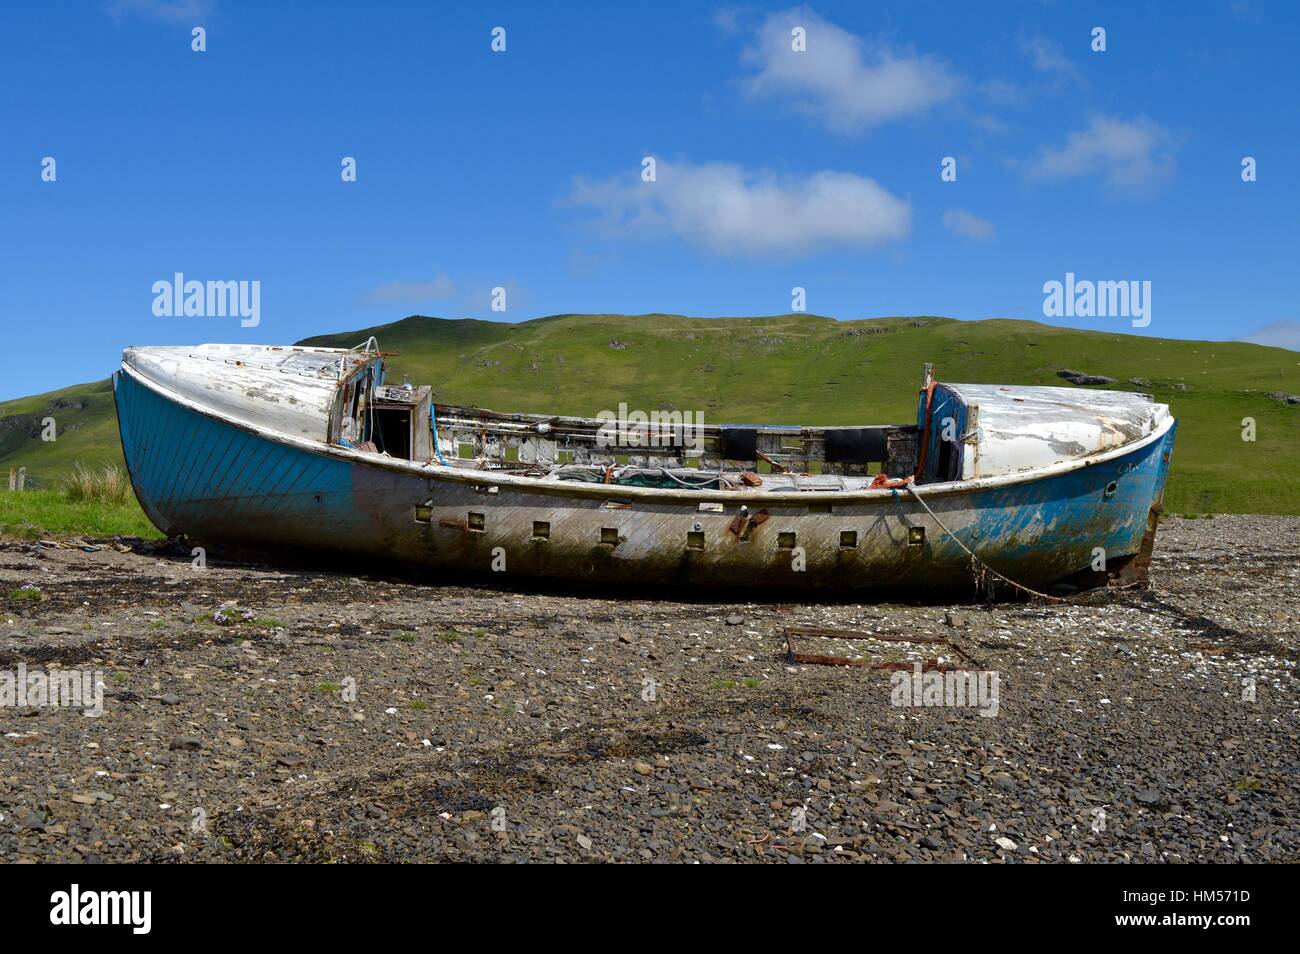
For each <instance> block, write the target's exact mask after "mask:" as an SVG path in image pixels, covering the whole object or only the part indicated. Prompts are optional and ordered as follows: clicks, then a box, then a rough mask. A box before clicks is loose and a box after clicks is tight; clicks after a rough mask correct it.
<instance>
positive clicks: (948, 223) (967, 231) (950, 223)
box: [943, 209, 998, 239]
mask: <svg viewBox="0 0 1300 954" xmlns="http://www.w3.org/2000/svg"><path fill="white" fill-rule="evenodd" d="M943 227H944V228H946V229H947V230H948V231H949V232H951V233H952V234H953V235H960V236H961V237H962V238H970V239H990V238H993V237H994V236H995V235H997V234H998V230H997V227H996V226H994V224H993V223H992V222H990V221H988V220H987V219H981V218H980V217H979V216H978V215H972V214H971V213H970V212H967V211H966V210H965V209H949V210H948V211H947V212H945V213H944V214H943Z"/></svg>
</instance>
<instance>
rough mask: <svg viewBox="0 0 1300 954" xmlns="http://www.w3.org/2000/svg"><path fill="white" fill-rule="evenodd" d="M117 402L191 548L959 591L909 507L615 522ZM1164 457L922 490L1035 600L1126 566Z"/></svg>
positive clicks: (554, 486) (484, 479) (152, 505)
mask: <svg viewBox="0 0 1300 954" xmlns="http://www.w3.org/2000/svg"><path fill="white" fill-rule="evenodd" d="M114 390H115V395H116V400H117V409H118V420H119V424H120V428H119V429H120V432H121V437H122V448H123V452H124V454H125V457H126V462H127V467H128V469H129V471H130V474H131V480H132V483H133V484H134V486H135V490H136V494H137V496H138V498H139V500H140V503H141V506H142V507H143V508H144V510H145V513H147V514H148V516H149V518H150V519H151V520H152V521H153V522H154V524H156V525H157V526H158V528H159V529H160V530H162V531H163V532H164V533H168V534H184V535H185V536H187V537H189V538H191V539H193V540H196V541H199V542H213V543H228V544H236V545H245V546H255V547H260V548H270V549H277V550H282V551H287V552H289V553H291V554H292V553H297V554H299V555H307V554H318V553H324V552H329V553H335V554H347V555H353V556H360V557H378V558H383V559H388V560H393V561H398V562H404V563H412V564H419V565H422V566H427V567H434V568H443V569H448V570H456V571H482V572H492V571H494V570H495V571H497V572H503V573H505V574H506V575H509V574H512V573H517V574H522V575H527V576H534V577H546V578H552V579H561V580H575V581H587V582H609V583H640V584H669V585H680V586H695V585H712V586H719V585H721V586H730V585H740V586H751V587H752V586H762V587H774V588H783V589H800V590H820V591H833V592H889V593H903V592H912V593H914V592H921V593H932V594H938V593H948V592H959V593H965V594H967V595H968V594H969V593H970V592H971V591H972V574H971V568H970V558H969V556H968V555H967V554H966V553H965V552H964V551H963V550H962V549H961V547H960V546H958V545H957V543H956V542H955V541H954V540H953V539H952V538H951V537H950V536H949V535H948V534H947V533H945V532H944V531H943V530H941V529H940V528H939V526H938V525H937V523H936V520H935V519H934V517H932V516H931V515H930V514H929V513H927V512H926V511H925V510H924V508H922V507H921V505H920V504H919V503H918V502H917V501H916V500H915V499H914V498H912V497H911V496H910V495H909V494H908V493H907V492H905V491H898V492H895V493H892V494H879V493H876V494H871V495H862V494H858V495H849V496H844V497H840V496H839V495H834V496H835V497H836V499H835V502H834V504H833V506H831V507H829V508H826V509H829V511H830V512H826V509H823V508H820V507H812V508H810V507H809V506H807V505H806V504H803V503H802V502H800V503H799V504H791V505H785V504H780V505H774V504H771V503H769V502H768V501H769V500H770V499H771V498H770V497H764V496H763V495H761V494H757V493H755V494H752V495H747V494H746V493H744V492H739V493H728V496H727V500H728V504H727V509H726V512H725V513H707V512H700V511H699V509H698V508H697V506H696V502H695V501H694V500H687V501H683V500H682V498H680V497H679V498H675V499H674V498H672V497H669V496H666V495H660V496H659V497H655V495H653V494H645V495H642V496H639V497H637V498H636V500H635V502H634V503H633V504H632V505H631V506H629V507H621V506H620V507H617V508H616V509H611V507H610V504H611V501H613V500H617V499H619V498H618V493H619V490H618V488H613V487H601V486H599V485H582V486H579V487H574V486H572V485H571V484H567V483H564V482H551V483H550V484H549V485H547V486H542V485H541V482H534V483H533V485H530V486H512V485H509V484H508V482H502V484H501V486H499V487H497V488H496V489H495V490H491V492H488V491H489V487H488V486H487V483H489V482H490V481H491V478H490V476H481V477H479V478H477V480H478V483H477V484H474V483H471V482H466V481H465V480H464V479H460V480H457V479H453V478H450V477H448V476H447V474H446V471H442V472H441V473H440V469H439V468H432V469H428V470H425V471H422V472H412V470H411V469H410V468H409V467H408V468H405V469H404V468H403V467H402V466H400V465H392V464H384V463H381V462H378V461H376V462H374V463H372V462H371V461H369V460H365V459H354V458H341V457H339V456H334V455H331V454H330V453H329V452H327V451H326V450H325V449H324V448H323V447H322V448H321V449H320V450H319V451H317V450H311V449H306V448H304V447H300V446H295V445H292V444H287V443H282V442H280V441H277V440H274V439H271V438H268V437H265V436H262V435H259V434H258V433H255V432H253V431H252V430H249V429H245V428H241V427H238V426H235V425H233V424H231V423H228V422H226V421H223V420H220V419H218V418H215V417H212V416H209V415H207V414H205V413H202V412H200V411H198V410H195V409H192V408H189V407H186V406H183V405H181V404H178V403H175V402H173V401H171V400H169V399H168V398H167V397H165V396H163V395H162V394H160V393H158V392H156V391H155V390H153V389H152V388H150V387H148V386H146V385H145V384H143V383H141V382H140V381H137V380H136V379H135V378H133V377H132V376H131V375H129V374H126V373H124V372H119V373H118V374H117V375H115V377H114ZM1173 443H1174V428H1173V427H1171V428H1170V429H1169V430H1168V431H1167V432H1166V433H1165V434H1164V435H1162V436H1160V437H1158V438H1156V439H1154V440H1152V441H1149V442H1148V443H1146V444H1144V445H1141V446H1138V447H1136V448H1134V449H1133V450H1132V451H1131V452H1129V453H1127V454H1125V455H1123V456H1119V457H1116V458H1113V459H1110V460H1107V461H1103V462H1098V463H1096V464H1094V465H1092V466H1088V467H1082V468H1078V469H1075V470H1070V471H1067V472H1064V473H1058V474H1055V475H1052V476H1045V477H1038V478H1034V479H1027V480H1024V481H1021V482H1015V483H1003V484H1001V485H999V486H991V487H990V486H984V487H978V486H977V487H970V488H965V487H961V486H959V485H952V487H953V488H954V489H951V490H939V489H934V488H922V489H921V492H922V494H923V495H924V496H925V500H926V502H927V503H928V504H929V506H930V508H931V509H932V510H933V511H934V514H935V516H937V517H938V519H939V520H940V521H942V522H943V524H944V525H946V526H947V527H948V529H949V530H950V531H951V532H952V534H953V535H955V536H956V537H958V538H960V539H961V540H962V542H963V543H965V544H966V546H968V547H969V548H970V549H971V550H973V551H975V552H976V553H978V554H979V556H980V557H981V559H983V560H984V561H985V562H986V563H987V564H988V565H990V566H992V567H993V568H995V569H997V570H998V571H999V572H1001V573H1004V574H1006V575H1007V576H1008V577H1011V578H1012V579H1015V580H1017V581H1019V582H1021V583H1024V584H1025V585H1027V586H1033V587H1045V586H1048V585H1050V584H1052V583H1053V582H1056V581H1059V580H1063V579H1066V578H1068V577H1071V576H1072V575H1074V574H1076V573H1079V572H1081V571H1084V570H1087V569H1088V568H1089V566H1090V565H1091V564H1092V563H1093V562H1094V559H1095V558H1096V555H1097V553H1098V551H1099V550H1100V551H1104V554H1105V558H1106V561H1107V565H1108V568H1115V567H1119V566H1121V565H1124V564H1126V563H1129V562H1130V561H1132V560H1133V558H1134V557H1136V556H1138V555H1139V553H1140V552H1141V550H1142V548H1143V543H1144V538H1145V537H1147V531H1148V518H1149V514H1150V512H1151V510H1152V508H1153V507H1157V506H1158V504H1159V502H1160V499H1161V496H1162V493H1163V489H1164V484H1165V479H1166V476H1167V473H1168V467H1169V459H1170V455H1171V453H1172V449H1173ZM1112 485H1113V486H1112ZM818 499H819V500H822V499H830V498H829V497H828V496H827V495H818ZM741 503H746V504H748V505H749V506H750V508H751V511H756V510H758V509H759V508H762V509H764V510H766V511H767V512H768V514H769V519H768V520H767V521H766V522H765V523H763V524H762V525H761V526H756V527H754V528H753V530H752V532H751V533H750V534H748V535H747V537H746V538H745V539H742V538H741V537H740V536H739V535H737V534H736V533H734V532H730V531H729V526H730V525H731V524H732V522H733V521H734V519H735V515H736V512H737V509H738V505H739V504H741ZM814 511H815V512H814ZM476 518H477V519H476ZM539 525H545V528H546V533H545V535H539V534H540V531H539ZM701 534H702V536H701ZM790 534H793V535H794V537H793V538H791V537H790V536H789V535H790ZM846 534H849V535H851V538H850V537H846ZM918 535H919V536H920V537H921V539H919V540H918ZM613 536H616V540H615V539H613ZM602 540H605V541H606V542H602ZM846 543H851V545H846ZM1148 544H1149V541H1148Z"/></svg>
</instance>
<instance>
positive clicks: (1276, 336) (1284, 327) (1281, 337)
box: [1241, 321, 1300, 351]
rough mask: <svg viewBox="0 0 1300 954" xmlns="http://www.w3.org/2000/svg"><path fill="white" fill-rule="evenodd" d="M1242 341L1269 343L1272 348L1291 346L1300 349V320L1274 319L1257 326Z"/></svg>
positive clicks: (1295, 349)
mask: <svg viewBox="0 0 1300 954" xmlns="http://www.w3.org/2000/svg"><path fill="white" fill-rule="evenodd" d="M1241 340H1242V341H1250V342H1252V343H1254V344H1262V345H1268V346H1269V347H1272V348H1290V349H1291V350H1292V351H1300V321H1274V322H1272V323H1271V324H1267V325H1264V326H1263V327H1262V328H1256V329H1255V330H1254V331H1252V332H1251V333H1250V334H1248V335H1246V337H1245V338H1242V339H1241Z"/></svg>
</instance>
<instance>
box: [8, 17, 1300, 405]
mask: <svg viewBox="0 0 1300 954" xmlns="http://www.w3.org/2000/svg"><path fill="white" fill-rule="evenodd" d="M1298 24H1300V13H1298V12H1297V8H1296V6H1295V5H1294V4H1269V3H1265V2H1261V0H1238V2H1188V3H1177V4H1174V3H1152V4H1146V3H1140V2H1139V3H1134V2H1125V3H1116V4H1082V3H1060V4H1055V3H1039V2H1023V3H1018V2H1004V3H992V4H970V3H937V2H907V3H888V2H885V3H870V4H863V3H831V2H819V3H816V4H814V5H811V6H791V5H789V4H774V5H759V4H754V5H750V4H745V5H727V4H716V5H714V4H707V3H673V2H662V0H661V2H654V3H620V4H610V5H608V6H601V5H597V4H581V5H579V4H560V3H557V4H518V5H514V4H488V3H477V4H469V3H466V4H445V3H431V2H422V3H394V4H382V3H364V4H363V3H328V2H322V3H314V4H310V5H304V4H287V3H285V4H272V3H239V2H232V0H212V2H206V0H175V2H165V0H109V2H87V3H63V2H57V0H56V2H49V3H33V4H10V5H6V6H5V7H4V9H3V11H2V12H0V83H2V84H3V88H4V91H5V94H4V96H3V102H2V103H0V255H2V256H3V265H2V266H0V316H2V318H3V326H4V329H5V332H6V339H7V340H6V344H7V345H8V347H7V349H6V353H7V354H8V355H9V357H8V358H6V359H5V369H6V374H5V376H4V380H3V384H0V398H4V397H13V396H17V395H20V394H27V393H33V392H38V391H45V390H50V389H51V388H53V387H56V386H62V385H64V384H69V383H73V382H76V381H83V380H91V379H95V378H98V377H101V376H103V375H104V374H106V373H108V372H109V371H110V370H112V369H113V367H115V366H116V363H117V360H118V354H119V352H120V350H121V348H122V347H124V346H126V345H133V344H170V343H185V342H198V341H257V342H268V343H269V342H276V343H283V342H288V341H292V340H295V339H298V338H301V337H303V336H306V335H309V334H314V333H321V332H326V331H338V330H344V329H348V328H360V327H365V326H368V325H373V324H379V323H383V322H386V321H392V320H396V319H399V318H401V317H404V316H406V315H408V314H414V313H421V314H433V315H443V316H447V317H466V316H472V317H480V318H490V319H497V320H509V321H520V320H526V319H528V318H534V317H538V316H541V315H547V314H554V313H560V312H628V313H643V312H678V313H685V314H692V315H704V316H715V315H754V314H779V313H785V312H788V311H790V310H791V289H792V288H794V287H795V286H799V287H802V288H804V289H806V296H807V309H808V310H809V311H811V312H816V313H820V314H827V315H831V316H834V317H837V318H841V319H852V318H862V317H872V316H879V315H897V314H934V315H948V316H952V317H956V318H962V319H979V318H987V317H1016V318H1029V319H1035V320H1040V321H1048V320H1050V321H1052V322H1054V323H1059V324H1070V325H1074V326H1077V327H1086V328H1093V329H1100V330H1112V331H1124V332H1133V333H1142V334H1151V335H1157V336H1162V337H1181V338H1207V339H1237V338H1245V337H1248V336H1257V337H1259V338H1260V339H1261V340H1267V341H1270V342H1273V343H1277V344H1287V343H1289V345H1290V346H1291V347H1296V348H1300V306H1298V305H1297V300H1296V294H1295V291H1296V274H1297V267H1296V262H1297V260H1298V259H1300V254H1298V253H1300V239H1298V236H1300V228H1298V227H1297V221H1298V218H1300V216H1298V213H1300V202H1298V201H1297V189H1298V185H1297V179H1296V176H1295V174H1294V171H1293V170H1294V166H1295V164H1296V163H1297V162H1300V120H1298V118H1297V117H1298V113H1297V109H1296V105H1295V97H1296V92H1297V90H1300V65H1298V63H1300V58H1298V57H1297V56H1296V55H1295V49H1296V46H1297V39H1298V38H1300V37H1298V34H1300V30H1297V26H1298ZM196 26H197V27H203V28H204V30H206V47H207V49H206V50H205V51H203V52H195V51H193V50H192V49H191V46H192V28H194V27H196ZM1098 26H1100V27H1103V28H1104V29H1105V31H1106V36H1105V41H1106V49H1105V51H1104V52H1095V51H1093V50H1092V48H1091V47H1092V45H1093V43H1094V39H1093V29H1094V28H1095V27H1098ZM494 27H503V28H504V29H505V44H506V49H505V51H504V52H494V51H493V50H492V49H491V44H492V30H493V28H494ZM796 27H798V28H801V29H802V30H803V36H804V43H803V45H804V49H803V50H802V51H796V50H794V49H792V40H793V37H794V34H793V32H792V31H793V30H794V29H795V28H796ZM647 156H649V157H654V159H655V160H656V164H657V165H656V177H655V181H653V182H644V181H643V180H642V169H643V165H642V162H643V158H644V157H647ZM1246 156H1251V157H1254V158H1255V160H1256V162H1257V181H1254V182H1243V181H1242V166H1241V163H1242V159H1243V157H1246ZM45 157H52V158H54V160H55V176H56V178H55V181H52V182H48V181H42V169H43V160H44V159H45ZM343 157H353V158H355V160H356V164H357V181H355V182H344V181H343V180H342V177H341V174H340V173H341V162H342V160H343ZM944 157H952V158H954V159H955V160H956V169H957V178H956V181H947V182H945V181H942V179H941V175H940V172H941V163H942V161H943V159H944ZM176 272H182V273H184V275H185V276H186V278H187V279H197V280H201V281H207V280H222V281H226V280H234V281H258V282H260V283H261V284H260V289H261V294H260V314H259V318H260V322H259V324H258V325H257V326H256V327H248V328H246V327H241V323H240V321H239V320H238V318H229V317H195V316H190V317H159V316H156V315H155V314H154V309H153V304H154V293H153V290H152V288H153V285H154V283H155V282H157V281H160V280H170V279H171V277H172V276H173V274H174V273H176ZM1067 272H1073V273H1074V274H1075V275H1076V276H1078V277H1079V278H1080V279H1091V280H1098V281H1100V280H1105V281H1116V280H1124V281H1138V282H1145V281H1149V282H1150V283H1151V286H1150V287H1151V289H1152V292H1151V318H1152V320H1151V323H1150V324H1149V325H1148V326H1146V327H1144V328H1140V329H1135V328H1133V327H1131V322H1130V321H1129V319H1127V318H1123V317H1107V318H1075V319H1056V318H1052V319H1048V318H1045V317H1044V314H1043V302H1044V292H1043V286H1044V283H1045V282H1048V281H1052V280H1058V281H1061V280H1064V277H1065V275H1066V273H1067ZM494 287H500V288H504V289H505V290H506V306H507V310H506V311H505V312H504V313H501V312H494V311H493V310H492V308H491V289H493V288H494ZM1261 329H1262V330H1261Z"/></svg>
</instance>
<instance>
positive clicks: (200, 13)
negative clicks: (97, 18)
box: [104, 0, 215, 26]
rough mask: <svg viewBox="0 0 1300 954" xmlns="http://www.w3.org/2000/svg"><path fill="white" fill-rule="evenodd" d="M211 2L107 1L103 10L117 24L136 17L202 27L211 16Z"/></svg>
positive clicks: (207, 0)
mask: <svg viewBox="0 0 1300 954" xmlns="http://www.w3.org/2000/svg"><path fill="white" fill-rule="evenodd" d="M214 6H215V4H214V3H213V2H212V0H107V2H106V3H105V4H104V9H105V10H106V11H108V15H109V16H111V17H112V18H113V19H114V20H116V21H117V22H118V23H121V22H122V20H124V19H125V18H127V17H130V16H138V17H142V18H144V19H146V20H159V21H161V22H163V23H184V24H187V25H189V26H202V21H203V20H204V19H205V18H206V17H208V16H210V15H211V14H212V10H213V8H214Z"/></svg>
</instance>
